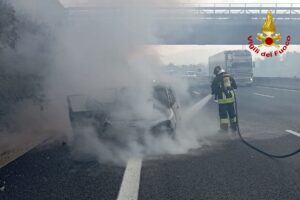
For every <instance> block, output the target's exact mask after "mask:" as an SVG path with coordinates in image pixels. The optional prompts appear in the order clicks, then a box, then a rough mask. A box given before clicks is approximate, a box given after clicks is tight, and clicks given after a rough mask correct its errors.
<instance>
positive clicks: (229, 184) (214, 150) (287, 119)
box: [0, 86, 300, 200]
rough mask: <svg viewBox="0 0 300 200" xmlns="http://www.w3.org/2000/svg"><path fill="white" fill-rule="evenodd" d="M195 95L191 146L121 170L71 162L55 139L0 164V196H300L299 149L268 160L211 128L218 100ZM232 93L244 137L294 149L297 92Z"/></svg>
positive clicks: (157, 199) (167, 199)
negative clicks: (194, 136)
mask: <svg viewBox="0 0 300 200" xmlns="http://www.w3.org/2000/svg"><path fill="white" fill-rule="evenodd" d="M196 94H199V97H198V99H197V101H200V102H201V101H202V103H197V101H196V102H195V105H193V106H194V107H195V108H193V109H192V110H194V111H195V112H196V115H195V117H192V119H191V120H190V121H188V122H187V123H189V124H187V126H190V127H192V128H191V129H193V130H194V132H195V133H196V134H197V135H198V137H197V138H198V141H197V142H198V143H199V147H198V148H193V149H191V150H190V151H189V152H187V153H185V154H177V155H159V156H151V157H146V158H144V159H143V160H140V159H132V160H130V161H128V164H127V166H124V167H122V166H114V165H111V164H99V163H97V162H96V161H93V162H79V161H75V160H73V159H72V157H71V155H70V152H69V149H68V147H67V146H66V145H65V146H63V145H61V143H59V142H58V143H54V144H52V145H48V146H47V147H44V146H42V147H37V148H35V149H33V150H31V151H30V152H28V153H26V154H25V155H23V156H21V157H20V158H18V159H16V160H15V161H13V162H11V163H10V164H8V165H7V166H5V167H3V168H1V169H0V199H1V200H12V199H17V200H27V199H30V200H40V199H41V200H47V199H51V200H52V199H55V200H69V199H70V200H71V199H72V200H73V199H76V200H83V199H90V200H93V199H95V200H115V199H118V200H123V199H125V200H136V199H139V200H202V199H230V200H234V199H236V200H243V199H254V200H266V199H272V200H283V199H284V200H298V199H300V181H299V180H300V154H299V155H296V156H294V157H290V158H286V159H272V158H269V157H266V156H264V155H261V154H259V153H257V152H255V151H253V150H252V149H249V148H248V147H247V146H245V145H244V144H242V143H241V142H240V141H239V139H238V137H237V136H236V135H235V134H232V133H228V134H227V133H218V114H217V105H216V104H215V103H214V102H213V101H212V100H209V98H208V97H206V98H205V96H206V95H207V93H206V92H203V91H197V93H196ZM237 96H238V110H239V116H240V127H241V130H242V134H243V135H244V136H245V138H246V139H247V140H248V141H249V142H251V143H252V144H254V145H256V146H258V147H260V148H262V149H264V150H266V151H268V152H271V153H275V154H285V153H289V152H291V151H293V150H295V149H297V148H299V146H300V123H299V121H300V117H299V115H300V106H299V99H300V91H296V90H295V91H294V90H285V89H276V88H275V89H274V88H267V87H258V86H254V87H245V88H239V89H238V93H237ZM203 98H204V99H205V101H207V103H206V102H203V101H204V100H203ZM198 105H199V106H198ZM197 106H198V108H197ZM196 108H197V109H196ZM177 134H183V135H184V134H185V131H184V130H183V131H179V132H178V133H177Z"/></svg>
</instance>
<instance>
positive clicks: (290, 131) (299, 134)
mask: <svg viewBox="0 0 300 200" xmlns="http://www.w3.org/2000/svg"><path fill="white" fill-rule="evenodd" d="M285 132H288V133H290V134H293V135H295V136H298V137H300V133H297V132H296V131H292V130H285Z"/></svg>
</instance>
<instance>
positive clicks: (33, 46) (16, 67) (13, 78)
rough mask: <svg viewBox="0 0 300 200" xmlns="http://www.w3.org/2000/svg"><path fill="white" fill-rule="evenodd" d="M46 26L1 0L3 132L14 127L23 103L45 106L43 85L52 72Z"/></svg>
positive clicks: (0, 107) (0, 109) (0, 121)
mask: <svg viewBox="0 0 300 200" xmlns="http://www.w3.org/2000/svg"><path fill="white" fill-rule="evenodd" d="M51 40H53V38H52V36H51V34H49V32H48V30H47V27H46V25H43V24H38V23H36V22H34V21H33V20H31V19H30V17H27V16H24V15H21V14H20V15H19V14H17V13H16V11H15V9H14V7H13V6H12V5H10V3H9V1H5V0H0V95H1V98H0V131H1V132H2V131H4V130H5V131H6V132H7V131H9V130H11V129H13V128H14V127H13V124H14V123H13V120H14V117H13V116H14V115H15V114H18V108H19V106H20V104H21V103H22V102H25V101H26V102H27V101H30V102H32V104H35V105H37V106H39V107H41V108H42V106H43V102H44V94H43V85H44V80H45V76H46V75H47V73H48V71H49V56H48V54H49V52H50V48H49V43H50V42H51Z"/></svg>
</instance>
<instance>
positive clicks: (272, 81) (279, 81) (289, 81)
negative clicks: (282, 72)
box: [254, 77, 300, 90]
mask: <svg viewBox="0 0 300 200" xmlns="http://www.w3.org/2000/svg"><path fill="white" fill-rule="evenodd" d="M254 85H258V86H266V87H274V88H282V89H292V90H300V78H283V77H255V79H254Z"/></svg>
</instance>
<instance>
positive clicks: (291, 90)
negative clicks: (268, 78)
mask: <svg viewBox="0 0 300 200" xmlns="http://www.w3.org/2000/svg"><path fill="white" fill-rule="evenodd" d="M255 87H258V88H266V89H273V90H281V91H288V92H299V93H300V90H293V89H284V88H275V87H267V86H255Z"/></svg>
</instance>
